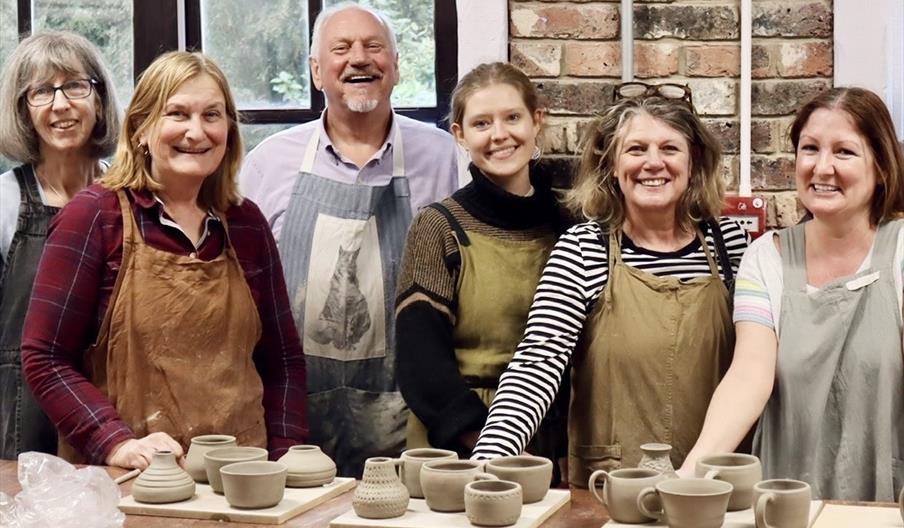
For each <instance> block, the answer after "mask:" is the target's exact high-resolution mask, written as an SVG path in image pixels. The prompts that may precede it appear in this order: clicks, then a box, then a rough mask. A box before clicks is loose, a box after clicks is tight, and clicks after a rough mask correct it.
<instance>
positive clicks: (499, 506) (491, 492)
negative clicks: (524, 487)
mask: <svg viewBox="0 0 904 528" xmlns="http://www.w3.org/2000/svg"><path fill="white" fill-rule="evenodd" d="M522 500H523V497H522V494H521V485H520V484H518V483H517V482H511V481H507V480H479V481H477V482H470V483H468V484H467V485H466V486H465V512H467V515H468V520H469V521H471V524H473V525H476V526H511V525H513V524H515V523H516V522H518V518H519V517H521V504H522Z"/></svg>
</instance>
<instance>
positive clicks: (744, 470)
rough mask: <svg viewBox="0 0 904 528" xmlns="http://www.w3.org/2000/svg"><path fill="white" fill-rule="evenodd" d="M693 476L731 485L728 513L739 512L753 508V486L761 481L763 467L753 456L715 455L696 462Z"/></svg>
mask: <svg viewBox="0 0 904 528" xmlns="http://www.w3.org/2000/svg"><path fill="white" fill-rule="evenodd" d="M694 476H697V477H703V478H714V479H718V480H724V481H725V482H729V483H731V485H732V486H734V491H732V492H731V499H730V500H729V501H728V511H739V510H746V509H747V508H751V507H753V486H754V484H756V483H757V482H759V481H761V480H763V467H762V466H761V465H760V459H759V458H757V457H755V456H753V455H745V454H742V453H724V454H715V455H708V456H705V457H702V458H701V459H700V460H697V465H696V466H695V467H694Z"/></svg>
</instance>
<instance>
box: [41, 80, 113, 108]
mask: <svg viewBox="0 0 904 528" xmlns="http://www.w3.org/2000/svg"><path fill="white" fill-rule="evenodd" d="M96 84H97V81H96V80H94V79H73V80H71V81H66V82H64V83H63V84H61V85H59V86H52V85H50V84H42V85H41V86H35V87H34V88H30V89H29V90H28V91H27V92H25V102H27V103H28V105H29V106H47V105H49V104H50V103H52V102H53V98H54V97H56V93H57V90H59V91H61V92H63V95H65V96H66V99H70V100H71V99H84V98H85V97H88V96H89V95H91V92H93V91H94V86H95V85H96Z"/></svg>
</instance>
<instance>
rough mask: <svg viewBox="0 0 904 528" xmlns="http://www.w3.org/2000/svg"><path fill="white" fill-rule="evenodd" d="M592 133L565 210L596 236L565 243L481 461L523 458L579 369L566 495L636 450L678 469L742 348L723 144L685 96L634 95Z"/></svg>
mask: <svg viewBox="0 0 904 528" xmlns="http://www.w3.org/2000/svg"><path fill="white" fill-rule="evenodd" d="M616 93H617V95H618V97H619V99H620V100H618V101H617V102H616V103H615V104H614V105H612V106H611V107H609V108H608V109H606V111H605V112H604V113H603V115H602V116H600V117H599V118H597V119H596V120H595V121H594V122H593V123H591V125H590V127H589V129H588V133H587V137H586V139H585V142H584V155H583V158H582V160H581V166H580V169H579V173H578V177H577V181H576V184H575V186H574V189H573V190H572V191H571V193H570V195H569V200H568V203H569V204H570V205H571V206H572V208H573V210H574V211H576V212H578V213H581V214H583V215H584V217H585V218H587V219H588V220H590V221H588V222H586V223H583V224H579V225H577V226H574V227H572V228H571V229H569V230H568V231H567V232H566V233H565V234H564V235H562V237H561V238H560V239H559V241H558V242H557V244H556V246H555V248H554V249H553V251H552V253H551V256H550V258H549V261H548V262H547V264H546V267H545V269H544V271H543V274H542V276H541V279H540V282H539V285H538V286H537V292H536V295H535V296H534V300H533V304H532V306H531V308H530V313H529V316H528V320H527V328H526V330H525V334H524V337H523V339H522V340H521V344H520V345H518V348H517V351H516V352H515V356H514V358H513V359H512V361H511V363H509V365H508V367H507V369H506V371H505V373H504V374H503V375H502V378H501V381H500V385H499V390H498V392H497V394H496V397H495V399H494V400H493V405H492V407H491V408H490V414H489V417H488V419H487V423H486V426H485V427H484V428H483V431H482V432H481V434H480V439H479V441H478V443H477V447H476V449H475V451H474V454H475V456H476V457H478V458H488V457H494V456H500V455H512V454H517V453H519V452H520V451H521V450H522V449H524V446H525V445H526V444H527V441H528V440H529V439H530V438H531V436H532V435H533V433H534V431H536V430H537V427H538V425H539V422H540V419H541V418H542V417H543V415H544V413H545V412H546V410H547V409H548V407H549V406H550V404H551V402H552V401H553V398H554V396H555V394H556V390H557V389H558V387H559V385H560V384H561V382H562V377H563V373H564V371H565V367H566V365H567V364H569V363H571V373H572V375H571V404H570V410H569V417H568V445H569V449H568V455H569V464H568V470H569V480H570V482H571V484H573V485H575V486H583V487H586V486H587V480H588V477H589V476H590V473H591V472H593V471H594V470H596V469H607V470H611V469H615V468H618V467H634V466H636V465H637V463H638V462H639V461H640V457H641V452H640V445H641V444H643V443H646V442H665V443H668V444H671V445H672V446H673V450H672V460H673V463H674V464H676V465H678V464H680V463H681V462H682V461H683V460H684V457H685V455H686V454H687V452H688V450H689V449H690V447H691V445H692V444H693V441H694V439H695V438H696V437H697V434H698V433H699V431H700V427H701V426H702V424H703V417H704V412H705V409H706V406H707V404H708V403H709V398H710V396H711V394H712V391H713V390H714V389H715V387H716V384H717V383H718V381H719V378H720V375H721V373H722V371H723V370H722V369H723V367H724V366H726V365H727V363H728V359H729V356H728V354H729V353H730V351H731V347H732V345H733V342H734V334H733V332H732V327H731V313H730V310H729V293H728V291H729V288H728V287H729V286H730V282H731V278H732V275H733V267H734V266H736V265H737V263H738V262H739V261H740V256H741V254H742V253H743V251H744V249H745V248H746V247H747V236H746V233H745V232H744V231H743V230H742V229H741V227H740V226H739V225H737V223H735V222H732V221H731V220H729V219H722V220H716V219H717V218H718V215H719V212H720V209H721V206H722V196H723V184H722V181H721V178H720V176H719V167H720V165H719V158H720V155H719V151H720V149H719V144H718V141H717V140H716V139H715V138H714V137H713V136H712V135H711V134H710V133H709V132H708V131H707V129H706V127H705V126H704V125H703V124H702V123H701V121H700V119H699V118H698V117H697V115H696V113H695V112H694V110H693V105H692V104H691V100H690V91H689V90H688V89H687V88H686V87H684V86H680V85H646V84H643V83H627V84H624V85H620V86H619V87H618V88H617V90H616Z"/></svg>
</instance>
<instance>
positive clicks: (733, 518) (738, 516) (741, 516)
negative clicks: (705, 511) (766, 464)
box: [603, 501, 867, 528]
mask: <svg viewBox="0 0 904 528" xmlns="http://www.w3.org/2000/svg"><path fill="white" fill-rule="evenodd" d="M822 509H823V504H822V501H812V502H810V524H811V525H812V524H813V520H814V519H816V518H817V517H821V516H820V513H819V512H820V511H822ZM603 526H605V528H637V527H638V526H643V527H644V528H647V527H650V528H654V527H666V526H668V525H667V524H666V523H650V524H642V525H637V524H622V523H617V522H615V521H609V522H607V523H606V524H604V525H603ZM839 526H840V525H839ZM853 526H859V525H854V524H852V525H850V526H846V527H845V528H852V527H853ZM862 526H867V525H865V524H864V525H862ZM755 527H756V520H755V519H754V517H753V509H752V508H748V509H746V510H741V511H735V512H728V513H726V514H725V524H723V525H722V528H755ZM833 528H834V527H833Z"/></svg>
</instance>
